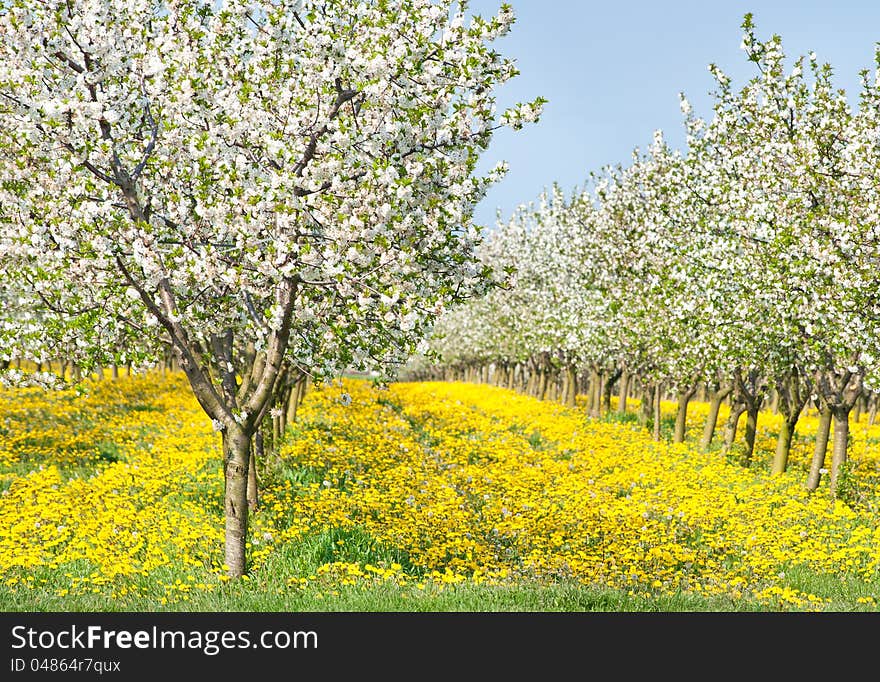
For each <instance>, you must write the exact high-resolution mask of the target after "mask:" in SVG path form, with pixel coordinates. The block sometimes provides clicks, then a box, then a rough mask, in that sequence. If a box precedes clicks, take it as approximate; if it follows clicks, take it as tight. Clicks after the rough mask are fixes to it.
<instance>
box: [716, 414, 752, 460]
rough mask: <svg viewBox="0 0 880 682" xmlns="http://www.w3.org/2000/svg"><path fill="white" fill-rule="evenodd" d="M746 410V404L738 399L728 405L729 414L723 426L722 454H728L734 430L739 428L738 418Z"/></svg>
mask: <svg viewBox="0 0 880 682" xmlns="http://www.w3.org/2000/svg"><path fill="white" fill-rule="evenodd" d="M745 411H746V406H745V404H744V403H742V402H740V401H734V403H733V404H732V405H731V406H730V415H729V416H728V417H727V423H726V424H725V426H724V447H723V448H722V452H723V453H724V455H725V456H726V455H728V454H730V449H731V448H732V447H733V444H734V442H735V441H736V432H737V429H738V428H739V420H740V418H741V417H742V415H743V412H745Z"/></svg>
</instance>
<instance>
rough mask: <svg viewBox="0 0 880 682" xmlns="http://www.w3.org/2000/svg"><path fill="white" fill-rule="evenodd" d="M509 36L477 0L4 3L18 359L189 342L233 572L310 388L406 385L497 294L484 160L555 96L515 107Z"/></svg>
mask: <svg viewBox="0 0 880 682" xmlns="http://www.w3.org/2000/svg"><path fill="white" fill-rule="evenodd" d="M513 22H514V15H513V12H512V9H511V7H510V6H509V5H506V4H505V5H502V6H501V8H500V10H499V12H498V14H497V15H496V16H494V17H490V18H481V17H474V16H471V14H470V12H469V10H468V5H467V2H466V1H465V0H461V1H458V2H456V1H454V0H364V1H363V2H358V3H352V2H347V1H345V0H321V1H320V2H319V1H317V0H247V1H246V2H242V1H240V0H222V2H204V1H202V0H124V1H123V0H100V1H99V0H84V1H83V2H77V3H68V2H63V1H56V0H50V1H49V2H44V1H42V0H40V1H38V0H9V1H7V2H3V3H2V6H0V36H2V40H0V268H2V272H3V275H4V277H3V281H2V283H0V359H2V360H5V361H7V362H9V361H10V360H14V359H15V358H18V357H24V358H27V359H29V360H31V361H33V362H37V363H45V362H47V361H50V360H56V361H57V360H58V359H59V358H60V356H61V355H62V354H63V356H64V357H66V358H68V359H69V361H70V362H72V363H74V364H75V365H76V366H77V367H79V368H82V370H83V371H84V372H86V373H88V372H89V371H91V369H92V368H94V367H97V366H105V367H109V366H112V365H117V366H127V365H129V364H130V363H131V364H133V365H136V366H141V365H147V364H151V363H155V362H157V361H160V360H161V359H162V356H163V353H164V352H165V351H166V349H169V348H170V349H171V350H172V352H173V355H174V358H175V362H176V363H177V365H178V366H179V367H180V368H181V369H182V371H183V372H184V373H185V374H186V376H187V378H188V380H189V383H190V385H191V387H192V390H193V392H194V394H195V397H196V398H197V399H198V401H199V403H200V404H201V406H202V407H203V408H204V411H205V413H206V414H207V416H208V417H209V418H210V419H211V420H212V422H213V424H214V428H215V429H216V430H217V431H219V432H220V434H221V435H222V443H223V459H224V463H223V464H224V471H225V481H226V490H225V517H226V544H225V560H226V564H227V565H228V571H229V575H230V576H231V577H238V576H240V575H242V574H244V573H245V572H246V570H247V563H246V556H245V540H246V536H247V528H248V504H247V482H248V479H249V475H250V474H252V473H253V467H252V466H251V462H253V458H252V455H253V454H254V452H255V451H256V452H257V453H259V450H258V448H259V443H260V435H261V433H262V430H264V429H266V428H267V424H268V423H270V422H267V420H275V421H273V422H271V424H272V425H273V426H274V427H275V429H276V430H277V429H278V428H279V427H281V426H282V425H283V422H282V423H281V424H279V423H278V420H283V418H284V415H286V414H288V411H287V410H286V409H285V406H286V405H289V404H290V400H291V395H292V393H293V392H294V391H300V390H301V389H302V386H303V385H304V381H305V380H306V379H308V380H309V381H311V380H317V379H319V378H321V377H330V376H334V375H337V374H338V373H339V372H340V371H341V370H342V369H343V368H346V367H357V368H361V369H376V370H378V371H381V372H384V373H385V374H387V375H389V376H391V375H393V373H394V371H395V370H396V369H397V368H398V367H400V365H401V364H402V363H403V362H404V361H405V359H406V358H407V357H408V355H409V354H411V353H412V352H413V351H414V350H416V349H417V347H418V344H419V343H420V342H421V341H422V339H423V338H424V336H425V335H426V333H427V331H428V329H429V328H430V325H431V323H432V322H433V320H434V318H435V317H436V316H437V315H438V314H439V313H440V312H442V311H443V310H444V308H446V307H447V306H449V305H451V304H452V303H454V302H456V301H460V300H463V299H464V298H465V297H468V296H473V295H477V294H480V293H482V292H483V291H485V289H486V288H487V287H491V286H493V285H494V284H495V283H496V278H495V276H494V275H493V274H492V273H491V272H490V269H489V268H488V267H487V266H486V265H485V264H484V263H483V262H482V261H481V260H480V259H479V258H478V256H477V253H476V248H477V246H478V244H479V243H480V241H481V239H482V234H481V228H480V227H479V226H477V225H474V224H473V222H472V218H471V215H472V211H473V208H474V206H475V205H476V203H477V202H478V201H479V200H480V199H481V198H482V197H483V196H484V194H485V192H486V190H487V189H488V188H489V186H490V185H491V184H492V183H493V182H495V181H496V180H497V179H499V178H500V177H501V176H502V175H503V173H504V170H505V168H504V166H503V165H499V167H497V168H496V169H494V170H493V171H491V172H489V173H487V174H486V175H479V174H477V173H475V168H476V164H477V162H478V160H479V157H480V155H481V153H482V152H483V151H484V150H485V149H486V148H487V146H488V145H489V142H490V140H491V138H492V135H493V133H494V131H495V130H497V129H498V128H499V127H500V126H509V127H512V128H514V129H520V128H522V127H523V126H524V124H526V123H529V122H532V121H535V120H537V118H538V116H539V115H540V111H541V106H542V104H543V100H542V99H541V98H538V99H536V100H535V101H533V102H530V103H525V104H519V105H516V106H514V107H512V108H510V109H508V110H506V111H504V112H501V113H500V114H499V112H496V107H495V94H494V93H495V90H496V88H497V86H499V85H500V84H502V83H504V82H506V81H507V80H508V79H510V78H511V77H513V76H515V75H516V73H517V70H516V68H515V65H514V63H513V62H512V61H511V60H510V59H508V58H506V57H504V56H502V55H501V54H500V53H499V52H497V51H496V50H494V49H493V48H492V43H493V41H495V40H496V39H497V38H499V37H501V36H503V35H505V34H506V33H507V32H508V31H509V29H510V27H511V25H512V24H513ZM294 404H295V403H294ZM255 449H256V450H255Z"/></svg>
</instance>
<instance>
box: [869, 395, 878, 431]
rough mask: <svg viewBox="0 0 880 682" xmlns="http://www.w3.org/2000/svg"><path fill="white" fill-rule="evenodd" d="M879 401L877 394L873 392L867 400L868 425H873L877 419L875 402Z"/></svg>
mask: <svg viewBox="0 0 880 682" xmlns="http://www.w3.org/2000/svg"><path fill="white" fill-rule="evenodd" d="M878 403H880V399H878V395H877V394H876V393H875V394H874V395H873V396H871V400H870V401H869V402H868V426H874V423H875V422H876V421H877V404H878Z"/></svg>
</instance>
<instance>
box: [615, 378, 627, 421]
mask: <svg viewBox="0 0 880 682" xmlns="http://www.w3.org/2000/svg"><path fill="white" fill-rule="evenodd" d="M627 398H629V372H627V371H626V370H623V371H622V372H621V374H620V386H619V387H618V392H617V413H618V414H626V401H627Z"/></svg>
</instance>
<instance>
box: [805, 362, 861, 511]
mask: <svg viewBox="0 0 880 682" xmlns="http://www.w3.org/2000/svg"><path fill="white" fill-rule="evenodd" d="M862 380H863V377H862V375H861V373H859V372H851V371H849V370H844V371H839V372H836V371H831V370H826V371H824V372H819V373H817V375H816V381H815V383H816V387H817V389H818V393H819V396H820V398H821V400H822V401H823V402H824V404H825V405H827V406H828V407H829V408H831V414H832V416H833V419H834V443H833V446H832V455H831V480H830V489H831V494H832V496H833V495H835V494H836V492H837V483H838V480H839V477H840V467H841V466H843V465H844V464H845V463H846V450H847V446H848V444H849V415H850V412H852V408H853V405H855V403H856V400H858V398H859V396H860V395H861V394H862V390H863V387H862Z"/></svg>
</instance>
